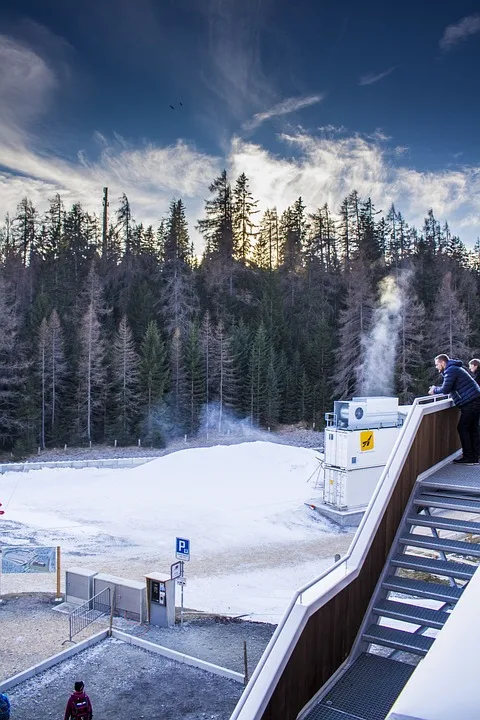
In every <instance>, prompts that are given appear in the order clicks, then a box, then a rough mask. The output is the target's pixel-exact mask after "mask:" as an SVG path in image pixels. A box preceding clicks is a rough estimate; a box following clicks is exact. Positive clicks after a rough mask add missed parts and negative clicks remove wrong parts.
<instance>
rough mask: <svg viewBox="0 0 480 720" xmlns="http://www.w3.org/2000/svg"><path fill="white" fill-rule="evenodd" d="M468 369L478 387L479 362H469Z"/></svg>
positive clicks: (476, 359)
mask: <svg viewBox="0 0 480 720" xmlns="http://www.w3.org/2000/svg"><path fill="white" fill-rule="evenodd" d="M468 369H469V370H470V372H471V374H472V377H473V379H474V380H475V382H476V383H477V385H480V360H479V359H478V358H473V359H472V360H470V362H469V363H468Z"/></svg>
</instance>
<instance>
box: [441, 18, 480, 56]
mask: <svg viewBox="0 0 480 720" xmlns="http://www.w3.org/2000/svg"><path fill="white" fill-rule="evenodd" d="M478 32H480V13H475V14H474V15H467V17H464V18H462V19H461V20H459V21H458V22H457V23H453V24H452V25H448V26H447V27H446V28H445V30H444V32H443V35H442V37H441V39H440V49H441V50H443V52H447V51H448V50H451V49H452V48H453V47H455V45H458V44H459V43H460V42H462V40H466V39H467V38H469V37H470V36H471V35H476V34H477V33H478Z"/></svg>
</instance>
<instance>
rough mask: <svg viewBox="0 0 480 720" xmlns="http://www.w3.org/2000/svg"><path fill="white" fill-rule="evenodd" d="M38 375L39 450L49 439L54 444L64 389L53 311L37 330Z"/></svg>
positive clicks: (60, 339)
mask: <svg viewBox="0 0 480 720" xmlns="http://www.w3.org/2000/svg"><path fill="white" fill-rule="evenodd" d="M37 367H38V375H39V384H40V418H41V421H40V446H41V447H42V448H43V449H44V448H45V445H46V438H47V437H49V438H50V439H52V440H55V439H56V437H57V430H58V424H59V405H60V396H61V393H62V389H63V387H64V385H65V379H66V375H67V365H66V361H65V354H64V347H63V336H62V327H61V323H60V318H59V317H58V313H57V311H56V310H55V309H54V310H53V311H52V313H51V315H50V317H49V319H48V321H47V319H46V318H45V317H44V318H43V320H42V322H41V323H40V328H39V330H38V364H37Z"/></svg>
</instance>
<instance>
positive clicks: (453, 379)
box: [428, 355, 480, 465]
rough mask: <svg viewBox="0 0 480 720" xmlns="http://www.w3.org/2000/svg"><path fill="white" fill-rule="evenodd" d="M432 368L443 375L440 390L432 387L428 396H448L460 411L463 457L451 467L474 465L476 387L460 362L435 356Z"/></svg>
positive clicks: (479, 451)
mask: <svg viewBox="0 0 480 720" xmlns="http://www.w3.org/2000/svg"><path fill="white" fill-rule="evenodd" d="M435 367H436V368H437V370H438V372H440V373H442V375H443V384H442V385H441V386H440V387H437V386H435V385H432V386H431V388H430V390H429V391H428V394H429V395H450V396H451V398H452V400H453V402H454V404H455V405H457V406H458V407H459V408H460V420H459V421H458V425H457V430H458V434H459V435H460V442H461V443H462V450H463V456H462V457H461V458H458V459H456V460H454V461H453V462H454V463H464V464H467V465H472V464H477V463H478V460H479V455H480V432H479V427H478V421H479V419H480V387H479V386H478V385H477V383H476V382H475V380H474V379H473V378H472V377H471V375H469V374H468V372H467V371H466V370H465V369H464V368H463V367H462V362H461V360H450V358H449V357H448V355H437V357H436V358H435Z"/></svg>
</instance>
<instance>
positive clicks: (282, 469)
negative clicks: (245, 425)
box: [1, 442, 349, 622]
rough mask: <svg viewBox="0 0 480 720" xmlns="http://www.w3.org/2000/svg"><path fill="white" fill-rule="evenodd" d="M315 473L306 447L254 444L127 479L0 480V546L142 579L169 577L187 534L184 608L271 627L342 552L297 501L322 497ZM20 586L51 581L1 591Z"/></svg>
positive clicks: (192, 454)
mask: <svg viewBox="0 0 480 720" xmlns="http://www.w3.org/2000/svg"><path fill="white" fill-rule="evenodd" d="M317 467H318V460H317V453H316V452H315V451H313V450H309V449H305V448H298V447H291V446H285V445H279V444H274V443H268V442H253V443H242V444H240V445H230V446H216V447H210V448H195V449H189V450H183V451H180V452H176V453H172V454H170V455H166V456H164V457H161V458H156V459H154V460H152V461H150V462H148V463H146V464H145V465H141V466H138V467H136V468H129V469H125V470H119V469H94V468H86V469H83V470H74V469H70V468H68V469H58V470H51V469H43V470H32V471H30V472H26V473H21V474H20V473H6V474H5V475H3V476H2V481H1V482H2V500H4V504H5V505H6V508H7V515H6V518H7V521H8V525H5V526H4V527H5V530H6V531H5V533H4V538H3V543H4V544H29V543H31V544H45V545H48V544H55V545H56V544H59V545H60V546H61V547H62V555H63V561H62V565H63V568H64V569H65V568H68V567H69V566H74V565H75V566H79V565H80V566H82V567H87V568H91V569H94V570H98V571H103V572H110V573H112V574H115V575H118V576H121V577H126V578H130V579H142V578H143V577H144V575H145V573H147V572H151V571H160V572H167V573H169V569H170V565H171V563H172V562H174V561H175V554H174V553H175V550H174V548H175V537H176V536H181V537H187V538H189V539H190V540H191V553H192V559H191V561H190V563H188V564H187V565H186V575H187V588H186V591H185V593H186V600H185V603H186V605H187V606H188V607H194V608H197V609H201V610H208V611H215V612H224V613H232V614H235V613H238V614H243V613H250V614H252V615H253V616H254V617H258V619H262V620H265V619H270V620H272V621H275V622H276V621H278V619H279V617H280V615H281V614H282V612H283V609H284V608H285V606H286V604H287V603H288V601H289V599H290V598H291V596H292V594H293V593H294V591H295V590H296V589H297V587H299V586H300V585H302V584H303V583H305V582H307V581H308V580H310V579H312V578H313V577H315V576H316V575H318V574H319V573H320V572H321V571H322V570H323V569H324V568H325V567H326V566H328V565H330V564H331V563H332V561H333V557H334V555H335V553H337V552H344V551H345V550H346V548H347V547H348V544H349V536H348V535H346V534H340V533H339V532H338V531H337V530H336V529H335V528H334V527H333V526H331V525H330V524H329V523H328V522H327V521H322V520H321V519H320V518H319V516H318V515H316V514H315V513H313V512H312V511H311V510H310V509H309V508H307V507H306V506H305V504H304V503H308V502H311V501H313V500H315V499H316V501H317V503H318V499H319V497H320V495H321V490H320V489H318V488H317V489H315V488H314V480H315V470H316V468H317ZM311 476H312V479H311V480H310V482H307V481H308V479H309V478H310V477H311ZM3 522H5V521H3ZM17 523H18V524H17ZM20 582H21V583H23V585H22V586H21V587H22V589H24V588H25V589H32V583H37V582H38V583H44V584H45V583H46V585H45V587H49V586H48V583H49V582H50V584H52V582H53V581H52V579H51V578H48V577H43V578H36V579H33V578H32V576H29V577H27V578H19V576H5V577H4V578H3V584H2V592H9V591H11V589H12V588H13V587H15V588H18V587H19V584H18V583H20ZM9 588H10V590H9Z"/></svg>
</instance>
